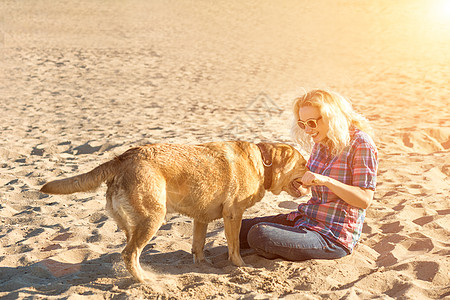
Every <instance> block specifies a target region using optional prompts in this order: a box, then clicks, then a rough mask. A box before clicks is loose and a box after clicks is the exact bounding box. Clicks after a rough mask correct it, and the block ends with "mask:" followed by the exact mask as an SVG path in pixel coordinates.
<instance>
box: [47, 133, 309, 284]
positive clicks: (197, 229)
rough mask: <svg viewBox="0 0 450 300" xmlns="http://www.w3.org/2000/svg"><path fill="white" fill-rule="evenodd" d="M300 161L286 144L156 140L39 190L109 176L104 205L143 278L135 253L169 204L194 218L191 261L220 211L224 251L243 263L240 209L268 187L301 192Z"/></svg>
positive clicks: (86, 184)
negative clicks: (240, 248) (182, 143)
mask: <svg viewBox="0 0 450 300" xmlns="http://www.w3.org/2000/svg"><path fill="white" fill-rule="evenodd" d="M263 159H265V160H266V162H264V160H263ZM305 165H306V161H305V159H304V158H303V157H302V155H301V154H300V153H299V152H298V151H297V150H295V149H294V148H293V147H291V146H289V145H286V144H275V143H273V144H272V143H261V144H258V145H256V144H253V143H248V142H239V141H235V142H214V143H207V144H201V145H175V144H153V145H146V146H142V147H136V148H131V149H129V150H128V151H126V152H125V153H123V154H122V155H120V156H118V157H116V158H115V159H113V160H111V161H108V162H106V163H104V164H102V165H100V166H98V167H97V168H95V169H93V170H92V171H90V172H88V173H85V174H81V175H78V176H74V177H70V178H67V179H62V180H56V181H52V182H49V183H47V184H45V185H44V186H43V187H42V189H41V192H43V193H47V194H71V193H75V192H86V191H91V190H94V189H95V188H97V187H98V186H100V184H101V183H102V182H106V183H107V185H108V189H107V192H106V201H107V203H106V208H107V210H108V211H109V213H110V214H111V215H112V216H113V217H114V219H115V220H116V222H117V224H118V226H119V227H120V228H121V229H122V230H123V231H124V232H125V234H126V237H127V245H126V247H125V249H124V250H123V252H122V256H123V259H124V261H125V264H126V267H127V269H128V270H129V272H130V273H131V274H132V275H133V277H134V278H135V279H137V280H139V281H141V282H142V281H144V280H145V277H144V274H143V270H142V268H141V266H140V264H139V256H140V254H141V251H142V249H143V248H144V246H145V245H146V244H147V243H148V241H149V240H150V239H151V238H152V237H153V236H154V235H155V233H156V231H157V230H158V229H159V227H160V226H161V224H162V223H163V221H164V217H165V215H166V212H167V211H168V210H169V211H176V212H179V213H181V214H184V215H187V216H189V217H192V218H193V219H194V233H193V241H192V253H193V255H194V261H195V262H199V261H203V260H204V255H203V247H204V244H205V236H206V229H207V225H208V223H209V222H211V221H213V220H215V219H218V218H223V219H224V227H225V235H226V238H227V242H228V254H229V259H230V260H231V261H232V262H233V264H235V265H236V266H242V265H244V261H243V260H242V258H241V256H240V253H239V231H240V226H241V220H242V215H243V213H244V211H245V209H247V208H249V207H250V206H252V205H254V204H255V203H256V202H258V201H260V200H261V199H262V198H263V196H264V194H265V190H266V189H267V190H269V191H271V192H272V193H273V194H275V195H278V194H279V193H281V191H286V192H288V193H289V194H290V195H292V196H294V197H299V196H301V195H302V194H301V192H299V190H298V188H295V185H294V184H293V183H294V181H295V180H296V179H297V180H298V179H299V178H301V177H302V175H303V174H304V173H305V171H306V166H305ZM268 178H269V181H268ZM265 187H266V188H265Z"/></svg>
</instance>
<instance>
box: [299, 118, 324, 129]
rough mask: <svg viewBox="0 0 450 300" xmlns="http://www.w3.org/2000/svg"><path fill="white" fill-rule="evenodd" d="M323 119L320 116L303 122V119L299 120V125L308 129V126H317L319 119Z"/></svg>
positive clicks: (312, 127)
mask: <svg viewBox="0 0 450 300" xmlns="http://www.w3.org/2000/svg"><path fill="white" fill-rule="evenodd" d="M320 119H322V117H318V118H317V119H308V120H306V122H303V121H302V120H298V121H297V125H298V127H300V128H301V129H306V126H308V127H309V128H311V129H314V128H317V121H319V120H320Z"/></svg>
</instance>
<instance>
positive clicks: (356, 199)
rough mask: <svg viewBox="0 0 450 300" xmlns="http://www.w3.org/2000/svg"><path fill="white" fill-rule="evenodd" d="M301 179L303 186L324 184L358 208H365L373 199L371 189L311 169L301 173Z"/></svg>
mask: <svg viewBox="0 0 450 300" xmlns="http://www.w3.org/2000/svg"><path fill="white" fill-rule="evenodd" d="M301 181H302V185H303V186H305V187H310V186H312V185H324V186H326V187H327V188H329V189H330V190H331V191H332V192H333V193H335V194H336V195H337V196H338V197H339V198H341V199H342V200H344V201H345V202H347V203H348V204H350V205H353V206H355V207H358V208H362V209H367V208H368V207H369V206H370V204H371V202H372V200H373V195H374V191H373V190H370V189H364V188H360V187H358V186H352V185H348V184H345V183H342V182H340V181H337V180H335V179H333V178H330V177H328V176H324V175H321V174H317V173H313V172H311V171H307V172H306V173H305V174H304V175H303V177H302V180H301Z"/></svg>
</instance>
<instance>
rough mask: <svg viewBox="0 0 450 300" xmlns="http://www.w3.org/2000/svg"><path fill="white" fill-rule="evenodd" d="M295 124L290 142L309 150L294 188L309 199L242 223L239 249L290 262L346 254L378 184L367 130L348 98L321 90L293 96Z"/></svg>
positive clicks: (356, 240)
mask: <svg viewBox="0 0 450 300" xmlns="http://www.w3.org/2000/svg"><path fill="white" fill-rule="evenodd" d="M294 120H295V122H294V124H293V127H292V136H293V138H294V140H295V141H296V142H298V143H299V144H300V146H301V147H302V148H303V149H306V150H307V151H311V156H310V158H309V160H308V164H307V167H308V169H309V171H308V172H306V173H305V174H304V176H303V177H302V178H301V183H299V184H298V185H297V186H296V187H297V188H299V190H303V191H304V190H305V187H306V188H307V191H308V192H309V191H310V192H311V193H312V196H311V198H310V199H309V201H308V202H307V203H302V204H300V205H299V207H298V210H297V211H294V212H291V213H289V214H280V215H275V216H267V217H259V218H254V219H245V220H243V221H242V227H241V232H240V242H241V248H249V247H250V248H253V249H255V250H256V252H257V253H258V254H260V255H262V256H264V257H266V258H277V257H281V258H284V259H287V260H292V261H301V260H306V259H313V258H321V259H336V258H340V257H343V256H346V255H348V254H350V253H351V252H352V250H353V248H354V247H355V245H356V243H357V242H358V240H359V237H360V235H361V231H362V228H363V222H364V217H365V212H366V209H367V208H368V207H369V205H370V203H371V202H372V200H373V195H374V191H375V186H376V173H377V167H378V162H377V149H376V147H375V144H374V142H373V140H372V138H371V137H370V136H369V133H371V128H370V126H369V124H368V121H367V119H365V118H364V117H363V116H361V115H359V114H358V113H356V112H355V111H354V110H353V108H352V106H351V104H350V102H349V101H348V100H347V99H345V98H344V97H342V96H341V95H339V94H337V93H335V92H330V91H325V90H313V91H310V92H308V93H306V94H305V95H303V96H302V97H299V98H297V99H296V100H295V103H294ZM300 184H301V185H302V186H301V185H300Z"/></svg>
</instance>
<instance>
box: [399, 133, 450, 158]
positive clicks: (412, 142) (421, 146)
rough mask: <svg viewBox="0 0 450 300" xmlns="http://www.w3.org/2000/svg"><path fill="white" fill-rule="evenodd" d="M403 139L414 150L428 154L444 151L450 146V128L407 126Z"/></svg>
mask: <svg viewBox="0 0 450 300" xmlns="http://www.w3.org/2000/svg"><path fill="white" fill-rule="evenodd" d="M402 141H403V144H404V145H405V146H406V147H408V148H410V149H411V150H412V152H417V153H424V154H428V153H433V152H438V151H444V150H447V149H449V148H450V128H428V129H418V128H406V129H404V132H403V134H402Z"/></svg>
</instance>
